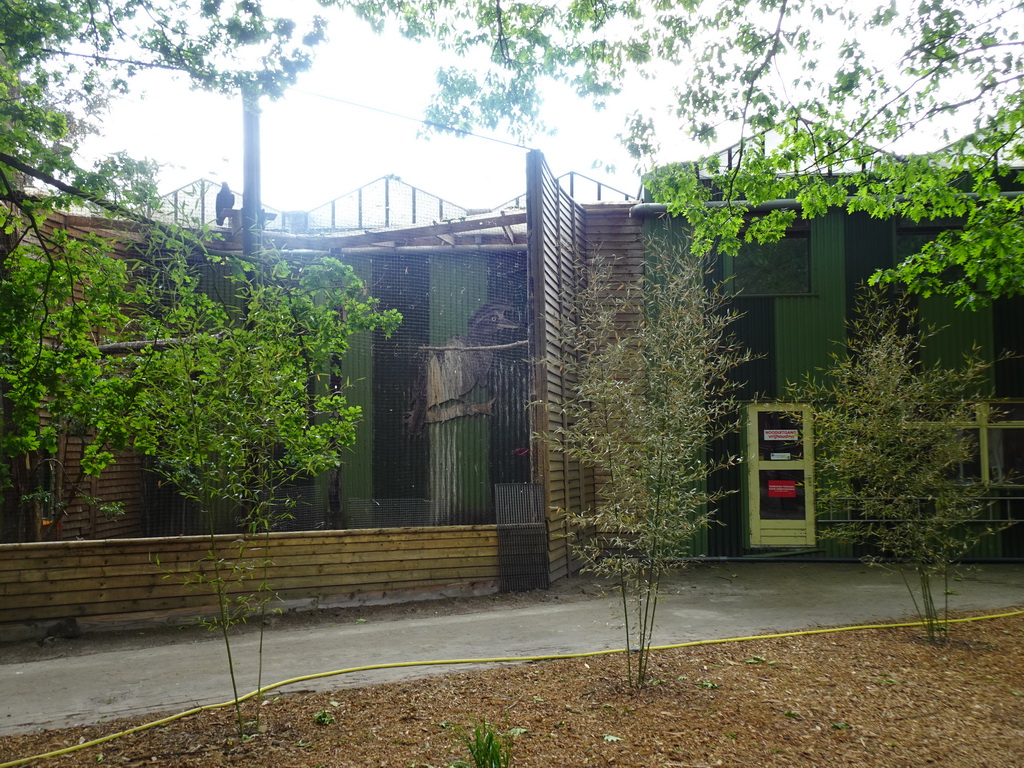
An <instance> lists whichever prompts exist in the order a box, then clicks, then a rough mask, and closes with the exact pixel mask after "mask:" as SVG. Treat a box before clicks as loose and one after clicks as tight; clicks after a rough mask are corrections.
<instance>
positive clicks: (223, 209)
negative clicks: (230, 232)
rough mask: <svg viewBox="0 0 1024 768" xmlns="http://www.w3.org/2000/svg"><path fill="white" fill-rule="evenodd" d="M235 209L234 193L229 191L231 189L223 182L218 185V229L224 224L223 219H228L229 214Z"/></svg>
mask: <svg viewBox="0 0 1024 768" xmlns="http://www.w3.org/2000/svg"><path fill="white" fill-rule="evenodd" d="M234 207H235V193H234V192H232V191H231V187H229V186H228V183H227V182H226V181H225V182H224V183H223V184H221V185H220V192H218V193H217V226H218V227H219V226H220V225H221V224H223V223H224V219H226V218H228V217H229V215H230V214H229V212H230V211H231V210H232V209H233V208H234Z"/></svg>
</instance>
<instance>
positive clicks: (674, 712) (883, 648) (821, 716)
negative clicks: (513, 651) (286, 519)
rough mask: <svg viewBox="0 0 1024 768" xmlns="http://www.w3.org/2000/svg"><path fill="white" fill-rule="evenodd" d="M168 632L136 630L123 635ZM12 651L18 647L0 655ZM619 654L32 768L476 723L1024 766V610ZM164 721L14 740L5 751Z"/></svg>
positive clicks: (258, 708)
mask: <svg viewBox="0 0 1024 768" xmlns="http://www.w3.org/2000/svg"><path fill="white" fill-rule="evenodd" d="M538 599H539V600H548V599H557V595H551V594H548V593H542V594H540V595H533V596H501V597H483V598H471V599H469V600H467V599H465V598H459V599H455V600H450V601H432V602H431V603H418V604H417V603H414V604H406V605H402V606H378V607H372V608H365V609H345V610H346V611H347V613H346V616H347V617H348V618H349V619H352V617H353V616H355V614H354V613H352V611H353V610H361V611H365V612H366V614H365V616H366V617H368V618H369V617H372V618H373V619H374V620H386V619H387V618H388V616H392V617H395V618H397V617H404V616H408V615H410V613H416V612H421V613H425V614H428V615H429V614H432V613H439V612H444V611H451V612H462V611H472V610H488V609H489V607H491V606H497V607H501V606H502V603H503V601H505V600H521V601H522V600H538ZM504 606H505V607H507V606H508V604H507V603H504ZM357 618H358V617H357ZM288 620H289V621H309V622H317V621H326V620H331V617H330V612H324V613H322V614H320V615H317V614H311V615H305V616H303V615H298V616H295V617H292V618H291V619H288ZM193 631H199V630H184V631H182V630H173V631H169V630H160V631H159V632H160V633H169V634H171V635H172V636H173V637H179V638H181V637H185V635H182V634H178V633H180V632H185V633H188V632H193ZM99 637H100V636H97V638H99ZM97 638H90V637H89V636H88V635H87V636H84V637H82V638H79V639H77V640H74V641H58V642H56V643H53V644H51V645H48V646H44V647H39V646H36V645H34V644H20V645H19V649H20V652H22V653H23V654H24V655H25V656H26V657H28V658H43V657H44V656H42V654H46V653H66V652H69V650H70V649H71V648H72V646H73V647H74V650H73V651H71V652H75V653H88V652H90V650H89V646H88V644H89V643H90V642H93V641H95V642H102V643H103V648H104V650H110V647H111V646H110V644H109V643H110V642H113V640H112V639H111V638H110V637H107V638H105V639H103V640H99V639H97ZM166 639H167V638H163V637H158V636H157V635H155V634H153V633H150V634H148V635H147V634H146V633H142V634H139V633H125V635H124V636H123V637H122V638H121V639H120V640H119V641H118V642H124V643H145V642H158V641H163V640H166ZM81 641H85V644H84V645H80V644H79V643H80V642H81ZM134 647H138V646H134ZM13 652H14V649H12V648H6V649H5V653H4V657H5V658H4V661H11V660H12V659H13V658H14V656H13ZM624 666H625V658H624V656H622V655H614V656H600V657H592V658H586V659H572V660H564V661H553V662H544V663H539V664H522V665H515V666H501V667H495V668H491V669H486V670H481V671H472V672H462V673H456V674H450V675H444V676H438V677H431V678H426V679H422V680H416V681H406V682H400V683H390V684H382V685H375V686H368V687H365V688H359V689H345V690H336V691H333V692H328V693H301V692H299V693H293V694H289V695H285V696H280V697H277V696H273V695H270V696H268V698H267V699H265V700H264V701H262V702H259V703H257V702H255V701H253V702H249V703H247V704H245V705H243V706H244V713H243V719H244V721H245V724H246V729H247V731H248V732H249V734H251V735H247V737H246V738H245V739H240V738H239V736H238V729H237V724H236V722H235V719H234V713H233V711H232V710H230V709H220V710H214V711H205V712H202V713H200V714H197V715H192V716H189V717H186V718H183V719H180V720H177V721H175V722H172V723H169V724H167V725H163V726H160V727H157V728H152V729H148V730H144V731H141V732H139V733H136V734H133V735H130V736H125V737H121V738H118V739H115V740H113V741H109V742H107V743H105V744H101V745H98V746H94V747H89V748H87V749H83V750H81V751H77V752H74V753H72V754H71V755H68V756H65V757H61V758H59V759H54V760H50V761H34V762H33V765H59V766H86V765H89V766H96V765H97V764H110V765H119V766H143V765H146V766H176V767H178V768H192V767H193V766H195V767H197V768H198V767H200V766H201V767H202V768H207V767H210V766H275V767H279V768H290V767H292V766H294V767H296V768H298V767H299V766H303V767H308V768H318V767H321V766H322V767H324V768H326V767H327V766H331V767H332V768H333V767H335V766H337V767H339V768H342V767H349V766H351V767H352V768H356V767H359V768H363V767H364V766H388V767H389V768H409V767H415V768H424V767H425V766H438V767H440V766H447V765H449V764H450V763H451V762H453V761H454V760H457V759H459V758H465V757H466V753H465V749H464V747H463V745H462V744H461V742H460V740H459V737H458V731H459V728H471V727H472V725H473V724H474V723H475V722H477V721H479V720H481V719H486V720H487V721H488V722H490V723H493V724H494V725H495V726H496V727H497V728H498V729H500V730H502V731H505V732H510V731H511V732H514V733H515V734H517V735H515V736H514V737H513V757H514V762H513V764H514V765H516V766H520V768H526V767H527V766H534V767H536V768H541V767H543V768H549V767H550V766H564V767H565V768H572V767H573V766H629V767H631V768H637V767H641V766H643V767H647V766H650V767H652V768H653V766H665V767H667V768H682V767H687V768H704V767H705V766H727V767H728V766H732V767H735V768H740V767H741V766H742V767H743V768H753V767H760V766H832V765H835V766H861V767H864V768H873V767H875V766H877V767H878V768H900V767H902V766H907V767H908V768H909V767H910V766H914V767H915V768H918V767H919V766H928V765H936V766H949V767H952V768H959V767H961V766H962V767H964V768H968V767H969V768H978V767H979V766H993V767H995V766H1000V767H1001V766H1005V767H1006V768H1010V767H1019V766H1021V765H1024V618H1022V617H1021V616H1015V617H1012V618H1005V619H995V620H985V621H981V622H973V623H965V624H957V625H955V627H954V628H953V629H952V631H951V633H950V640H949V642H948V643H947V644H945V645H944V646H941V647H935V646H932V645H929V644H927V643H925V642H923V640H922V638H921V630H920V629H886V630H857V631H853V632H843V633H837V634H823V635H811V636H803V637H795V638H784V639H775V640H757V641H748V642H741V643H726V644H721V645H705V646H699V647H691V648H682V649H677V650H671V651H658V652H656V655H655V657H654V662H653V664H652V670H651V671H652V674H653V678H654V680H653V681H652V683H651V685H649V686H648V687H647V688H646V689H645V690H643V691H641V692H636V691H633V690H631V689H630V688H629V687H628V686H627V685H626V684H625V682H624V680H625V678H624ZM0 670H2V668H0ZM154 719H155V718H153V717H145V718H137V719H134V720H123V721H117V722H109V723H105V724H103V725H101V726H95V727H88V728H74V729H64V730H53V731H45V732H41V733H32V734H24V735H18V736H9V737H4V738H2V739H0V764H3V763H6V762H8V761H15V760H18V759H21V758H26V757H30V756H33V755H38V754H41V753H43V752H47V751H50V750H55V749H62V748H65V747H69V746H73V745H77V744H79V743H82V742H85V741H88V740H91V739H93V738H96V737H100V736H104V735H106V734H111V733H116V732H119V731H122V730H124V729H126V728H129V727H132V726H136V725H140V724H142V723H144V722H149V721H152V720H154Z"/></svg>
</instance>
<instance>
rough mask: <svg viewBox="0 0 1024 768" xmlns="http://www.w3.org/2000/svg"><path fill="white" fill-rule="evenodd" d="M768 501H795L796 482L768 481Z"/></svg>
mask: <svg viewBox="0 0 1024 768" xmlns="http://www.w3.org/2000/svg"><path fill="white" fill-rule="evenodd" d="M768 498H769V499H795V498H796V480H769V481H768Z"/></svg>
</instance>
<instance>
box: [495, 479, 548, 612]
mask: <svg viewBox="0 0 1024 768" xmlns="http://www.w3.org/2000/svg"><path fill="white" fill-rule="evenodd" d="M494 507H495V511H496V518H497V523H498V565H499V571H500V574H501V591H502V592H525V591H527V590H531V589H547V588H548V586H549V585H548V573H549V570H550V569H549V567H548V547H547V544H548V539H547V527H546V526H545V523H544V489H543V488H542V487H541V486H540V485H538V484H536V483H515V484H511V483H501V484H499V485H496V486H494Z"/></svg>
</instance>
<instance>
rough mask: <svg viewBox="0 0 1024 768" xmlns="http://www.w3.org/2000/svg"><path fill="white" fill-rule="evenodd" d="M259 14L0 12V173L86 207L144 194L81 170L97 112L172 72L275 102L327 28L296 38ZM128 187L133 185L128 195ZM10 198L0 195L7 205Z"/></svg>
mask: <svg viewBox="0 0 1024 768" xmlns="http://www.w3.org/2000/svg"><path fill="white" fill-rule="evenodd" d="M323 4H324V5H329V4H331V3H329V2H324V3H323ZM264 5H265V4H264V3H263V2H261V1H260V0H247V1H246V2H239V3H230V4H228V3H222V2H220V0H204V1H203V2H201V3H198V4H197V3H194V2H190V1H189V0H142V1H141V2H132V3H119V2H110V0H99V2H81V0H71V1H70V2H64V3H59V4H55V3H53V2H50V1H49V0H20V1H19V2H15V3H8V4H5V6H4V16H3V28H2V32H0V126H3V128H4V130H2V131H0V167H2V166H3V165H6V166H8V167H9V168H14V167H17V166H16V165H15V164H16V163H20V164H21V166H22V167H20V168H18V170H20V171H22V172H25V173H28V174H29V175H30V176H34V177H35V178H36V179H37V180H41V181H46V179H47V178H50V179H52V178H58V179H60V180H61V181H62V182H64V183H65V184H68V185H71V186H72V187H74V188H76V189H77V190H79V191H80V192H82V193H84V195H85V196H87V197H92V198H95V199H104V200H107V201H110V200H113V199H114V198H116V197H117V195H116V194H114V192H115V191H118V192H120V193H123V192H125V191H127V190H130V189H133V188H134V189H135V190H136V192H137V191H139V190H142V189H149V191H152V174H150V179H149V180H148V181H147V180H146V179H144V178H141V177H139V176H138V175H137V174H136V170H137V167H136V166H134V164H133V163H132V162H131V161H128V160H127V159H126V158H115V159H113V160H111V161H102V162H101V163H99V164H98V165H97V166H96V167H95V168H85V167H82V166H81V165H79V163H78V160H77V158H76V151H77V147H78V143H79V141H80V139H81V138H82V137H83V136H84V135H86V134H87V133H89V132H90V131H91V130H92V128H91V124H92V121H93V119H94V117H95V115H96V114H97V113H98V111H99V110H100V109H101V108H102V107H103V106H104V105H105V104H106V102H107V101H108V100H109V99H111V98H116V97H117V96H118V95H120V94H122V93H124V92H125V91H127V90H128V88H129V83H130V82H131V80H132V78H133V77H134V76H135V75H137V74H138V73H140V72H143V71H146V70H152V69H158V70H169V71H173V72H178V73H181V74H182V75H183V76H185V77H188V78H189V79H190V80H191V81H192V82H193V83H194V84H195V85H196V86H197V87H202V88H206V89H210V90H219V91H230V92H237V90H238V89H239V88H241V87H243V86H246V87H250V88H255V90H256V92H257V93H260V94H264V95H268V96H271V97H276V96H280V95H281V94H282V93H283V92H284V89H285V88H286V87H287V86H289V85H291V84H293V83H294V82H295V80H296V77H297V76H298V75H299V74H300V73H301V72H302V71H304V70H305V69H308V67H309V65H310V64H311V61H312V58H311V56H312V50H313V48H314V47H315V46H316V45H318V44H319V43H321V42H322V41H323V40H324V36H325V22H324V20H323V18H322V17H320V16H317V15H309V16H308V18H306V19H305V21H304V26H303V28H300V27H299V25H298V24H297V23H296V21H294V20H293V19H289V18H284V17H275V16H273V15H271V14H268V13H267V9H265V8H264ZM12 161H13V162H12ZM133 180H135V181H141V182H143V183H142V184H141V185H133V184H132V183H131V182H132V181H133ZM46 183H49V182H48V181H46ZM12 186H14V185H12ZM65 191H66V190H65ZM13 192H14V190H13V189H9V190H2V189H0V193H3V194H4V195H5V196H6V195H10V194H12V193H13ZM8 199H10V198H8ZM50 202H51V203H52V204H59V201H50Z"/></svg>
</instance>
